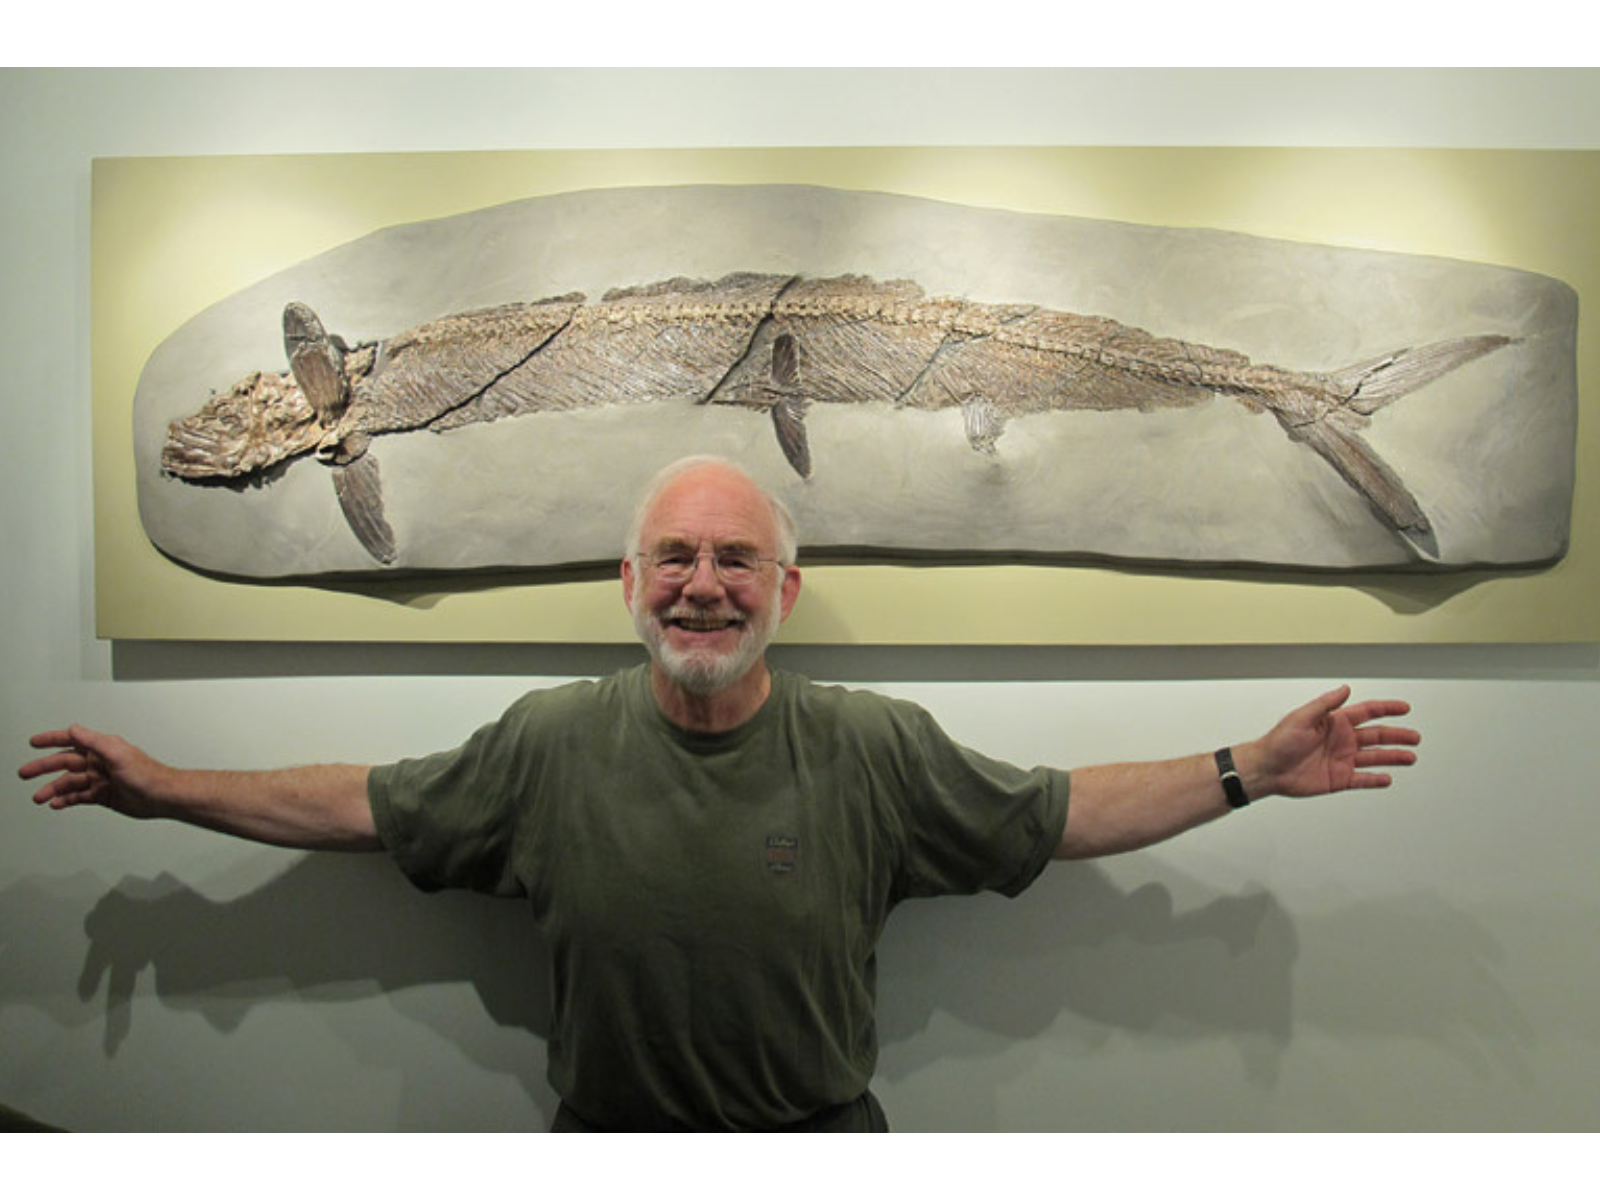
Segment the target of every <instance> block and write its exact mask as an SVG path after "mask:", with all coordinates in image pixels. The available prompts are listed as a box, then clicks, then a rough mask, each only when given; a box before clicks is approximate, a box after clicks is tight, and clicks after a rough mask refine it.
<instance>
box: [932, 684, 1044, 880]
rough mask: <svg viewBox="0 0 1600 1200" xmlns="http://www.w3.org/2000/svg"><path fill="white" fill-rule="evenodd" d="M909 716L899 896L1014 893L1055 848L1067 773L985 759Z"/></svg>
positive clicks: (1031, 877)
mask: <svg viewBox="0 0 1600 1200" xmlns="http://www.w3.org/2000/svg"><path fill="white" fill-rule="evenodd" d="M906 709H907V710H908V711H903V712H902V714H901V715H900V720H901V722H903V723H904V725H905V727H906V728H907V729H908V731H909V733H910V735H911V736H910V738H909V740H908V741H907V742H905V743H904V744H903V747H902V754H901V760H900V761H901V774H902V777H903V783H904V785H905V794H904V797H903V799H902V822H903V829H902V838H903V842H904V847H903V860H902V871H901V875H902V891H903V894H904V895H907V896H937V895H952V894H966V893H970V892H978V891H994V892H1000V893H1001V894H1003V895H1007V896H1014V895H1016V894H1017V893H1019V892H1021V891H1022V890H1023V889H1024V888H1026V887H1027V886H1028V885H1029V884H1031V883H1032V882H1033V881H1034V880H1035V879H1036V878H1038V876H1039V873H1040V872H1041V871H1043V870H1044V868H1045V866H1046V865H1047V864H1048V863H1049V862H1050V858H1051V855H1052V854H1053V853H1054V851H1055V849H1056V847H1057V846H1058V845H1059V844H1060V842H1061V833H1062V830H1063V829H1064V828H1065V827H1066V822H1067V802H1068V794H1069V791H1070V778H1069V776H1068V774H1067V772H1065V771H1061V770H1056V769H1054V768H1051V767H1033V768H1031V769H1024V768H1021V767H1017V766H1014V765H1012V764H1011V763H1008V762H1002V761H1000V760H999V759H994V758H989V757H988V756H986V755H983V754H980V753H978V752H977V751H976V750H970V749H968V748H967V747H965V746H962V745H960V744H958V743H956V742H955V741H953V740H951V738H950V737H949V735H947V734H946V733H945V732H944V731H943V730H942V729H941V728H940V727H939V726H938V724H937V723H936V722H935V721H934V719H933V718H932V717H931V716H929V715H928V714H927V713H926V712H924V711H923V710H922V709H920V708H916V707H915V706H911V705H908V706H906Z"/></svg>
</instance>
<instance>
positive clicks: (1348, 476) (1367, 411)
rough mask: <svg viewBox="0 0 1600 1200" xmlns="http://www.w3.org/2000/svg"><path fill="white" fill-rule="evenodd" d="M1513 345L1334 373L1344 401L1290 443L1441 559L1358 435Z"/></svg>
mask: <svg viewBox="0 0 1600 1200" xmlns="http://www.w3.org/2000/svg"><path fill="white" fill-rule="evenodd" d="M1514 341H1516V339H1515V338H1509V337H1504V336H1502V335H1500V334H1484V335H1481V336H1477V337H1464V338H1453V339H1451V340H1449V341H1444V342H1433V343H1430V344H1429V345H1426V346H1417V347H1408V348H1406V349H1404V350H1396V351H1395V352H1393V353H1392V354H1385V355H1383V356H1382V357H1379V358H1374V359H1368V360H1367V361H1365V362H1359V363H1355V364H1353V365H1352V366H1348V367H1346V368H1344V369H1343V370H1342V371H1334V372H1331V373H1329V374H1327V375H1325V376H1323V377H1322V378H1323V380H1324V381H1325V382H1326V383H1328V384H1329V385H1331V386H1330V390H1331V391H1332V392H1333V393H1334V395H1335V396H1338V397H1341V398H1340V399H1339V400H1338V401H1337V404H1336V407H1335V408H1333V409H1332V410H1331V411H1329V412H1325V413H1324V414H1322V415H1321V416H1319V417H1318V418H1317V419H1316V420H1314V421H1309V422H1306V423H1304V424H1297V425H1292V426H1288V430H1289V436H1290V437H1292V438H1293V439H1294V440H1295V441H1297V442H1304V443H1305V444H1306V445H1308V446H1310V447H1311V448H1312V449H1313V450H1315V451H1316V452H1317V453H1318V454H1319V455H1321V456H1322V458H1323V460H1324V461H1326V462H1327V463H1328V464H1329V465H1330V466H1331V467H1333V469H1334V470H1335V471H1337V472H1339V474H1340V475H1341V476H1343V477H1344V480H1345V482H1346V483H1348V484H1349V485H1350V486H1351V487H1353V488H1355V490H1356V491H1358V492H1360V493H1361V495H1362V496H1363V497H1365V499H1366V501H1367V503H1368V504H1370V505H1371V506H1372V507H1373V509H1374V510H1375V511H1376V512H1377V513H1378V514H1379V516H1380V517H1382V519H1383V520H1384V522H1385V523H1386V524H1388V525H1389V527H1390V528H1392V529H1393V530H1394V531H1395V532H1396V533H1398V534H1399V535H1400V536H1401V537H1403V538H1404V539H1405V540H1406V541H1407V542H1409V543H1410V544H1411V546H1412V547H1414V548H1415V549H1416V550H1417V551H1418V552H1420V553H1421V554H1422V555H1424V556H1425V557H1427V558H1430V559H1437V558H1438V557H1439V540H1438V537H1437V536H1436V535H1435V533H1434V531H1433V525H1432V523H1431V522H1430V521H1429V520H1428V516H1427V514H1426V513H1425V512H1423V511H1422V505H1421V504H1420V503H1418V501H1417V498H1416V497H1415V496H1413V495H1412V494H1411V491H1410V489H1408V488H1407V487H1406V485H1405V484H1404V483H1402V482H1401V481H1400V477H1399V475H1397V474H1396V473H1395V472H1394V469H1393V468H1391V467H1390V466H1389V465H1388V464H1387V463H1386V462H1384V461H1383V459H1381V458H1380V457H1378V453H1377V451H1375V450H1374V449H1373V448H1372V447H1371V446H1370V445H1368V444H1367V442H1366V440H1365V439H1364V438H1362V437H1361V435H1360V434H1358V433H1357V432H1356V430H1357V429H1359V428H1361V427H1362V426H1364V425H1365V424H1366V423H1367V420H1366V419H1367V417H1369V416H1370V415H1371V414H1372V413H1375V412H1377V411H1378V409H1380V408H1383V407H1384V406H1385V405H1389V404H1393V403H1394V402H1395V401H1396V400H1399V399H1400V398H1401V397H1403V396H1408V395H1410V394H1411V393H1412V392H1415V391H1416V390H1418V389H1419V388H1421V387H1423V386H1425V385H1427V384H1429V383H1432V382H1433V381H1434V380H1435V379H1438V378H1439V377H1440V376H1441V375H1447V374H1449V373H1450V372H1451V371H1454V370H1455V369H1456V368H1458V367H1462V366H1465V365H1466V364H1467V363H1469V362H1472V361H1473V360H1474V359H1477V358H1482V357H1483V356H1484V355H1485V354H1490V353H1493V352H1494V351H1496V350H1499V349H1501V348H1502V347H1504V346H1508V345H1510V344H1511V343H1512V342H1514Z"/></svg>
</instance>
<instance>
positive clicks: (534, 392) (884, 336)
mask: <svg viewBox="0 0 1600 1200" xmlns="http://www.w3.org/2000/svg"><path fill="white" fill-rule="evenodd" d="M283 324H284V348H285V352H286V354H287V357H288V360H289V369H288V370H287V371H284V372H266V371H262V372H256V373H254V374H252V375H249V376H247V377H246V378H244V379H242V380H240V381H239V382H238V383H236V384H235V385H234V386H233V387H232V388H231V389H230V390H229V391H227V392H225V393H220V394H217V395H214V396H213V397H212V398H211V400H210V401H208V402H207V403H206V404H205V406H204V407H203V408H202V409H201V410H200V411H199V412H198V413H195V414H193V415H191V416H188V417H184V418H182V419H180V420H177V421H174V422H172V424H171V425H170V426H169V428H168V432H167V439H166V443H165V445H164V447H163V449H162V454H161V466H162V470H163V471H164V472H165V473H166V474H168V475H171V476H175V477H177V478H180V479H185V480H190V481H194V482H205V481H213V482H216V481H225V480H247V479H249V478H251V477H260V476H261V474H262V473H263V472H266V471H268V470H269V469H271V468H272V467H274V466H276V465H277V464H280V463H283V462H286V461H287V460H289V459H292V458H295V457H298V456H301V455H305V454H314V455H315V456H316V457H317V458H318V459H319V460H321V461H322V462H324V463H326V464H328V465H329V466H330V467H331V469H332V473H333V481H334V488H335V492H336V494H337V496H338V499H339V504H340V506H341V508H342V510H343V512H344V514H345V517H346V519H347V521H348V522H349V524H350V527H351V529H352V530H353V532H354V533H355V535H356V537H357V538H358V539H359V540H360V542H361V544H362V545H363V546H364V547H365V548H366V550H367V551H368V553H369V554H371V555H372V557H373V558H374V559H377V560H378V561H380V562H382V563H385V564H387V563H392V562H393V561H394V560H395V558H396V557H397V551H396V542H395V535H394V532H393V530H392V529H391V528H390V526H389V523H388V521H387V519H386V518H385V516H384V511H383V497H382V488H381V481H380V478H379V473H378V463H377V459H376V457H375V456H374V454H373V453H372V451H371V450H370V443H371V440H372V439H373V438H374V437H376V436H378V435H381V434H389V433H399V432H404V431H407V430H417V429H428V430H433V431H437V432H442V431H445V430H449V429H453V428H457V427H459V426H463V425H468V424H473V423H477V422H483V421H493V420H498V419H500V418H502V417H511V416H517V415H519V414H523V413H533V412H548V411H559V410H572V409H580V408H587V407H592V406H595V405H607V404H649V403H662V402H667V403H674V402H675V403H686V404H726V405H735V406H740V407H743V408H748V409H755V410H758V411H765V412H767V413H768V414H769V415H770V417H771V419H772V422H773V426H774V429H775V431H776V434H777V440H778V443H779V445H780V447H781V448H782V451H783V454H784V456H785V457H786V458H787V460H788V462H789V464H790V465H791V466H792V467H793V468H794V470H795V471H796V472H798V473H799V474H800V475H802V476H806V477H809V476H810V474H811V451H810V447H809V444H808V439H807V435H806V419H807V413H808V410H809V408H810V406H811V405H812V404H814V403H819V402H820V403H847V404H859V403H869V402H881V403H884V404H887V405H890V406H895V407H901V408H914V409H944V408H959V409H960V410H961V412H962V415H963V418H964V421H965V428H966V436H967V440H968V441H969V443H970V444H971V446H972V447H973V449H974V450H977V451H980V452H982V453H986V454H991V455H993V454H996V453H997V443H998V442H999V440H1000V438H1001V436H1002V435H1003V434H1004V432H1005V429H1006V425H1007V423H1008V422H1009V421H1011V420H1012V419H1015V418H1018V417H1022V416H1027V415H1030V414H1035V413H1044V412H1061V411H1071V410H1090V409H1093V410H1111V409H1137V410H1145V411H1148V410H1154V409H1162V408H1176V407H1184V406H1189V405H1195V404H1200V403H1203V402H1206V401H1208V400H1210V399H1211V398H1212V397H1213V396H1218V395H1220V396H1228V397H1231V398H1232V399H1234V400H1236V401H1238V402H1239V403H1240V404H1243V405H1244V406H1245V407H1246V408H1248V409H1250V410H1251V411H1255V412H1268V413H1271V414H1272V415H1273V416H1274V417H1275V418H1276V419H1277V421H1278V423H1279V424H1280V425H1281V426H1282V427H1283V429H1284V431H1285V432H1286V433H1287V434H1288V436H1289V438H1290V439H1291V440H1292V441H1294V442H1298V443H1301V444H1302V445H1304V446H1306V447H1308V448H1309V449H1311V450H1312V451H1314V452H1315V453H1316V454H1318V455H1320V456H1321V457H1322V459H1323V460H1324V461H1326V462H1327V463H1328V464H1329V465H1330V466H1332V467H1333V469H1334V470H1335V471H1337V472H1338V473H1339V475H1340V476H1341V477H1343V479H1344V480H1345V481H1346V482H1347V483H1348V484H1349V485H1350V486H1351V487H1352V488H1354V489H1355V490H1356V491H1357V492H1358V493H1359V494H1360V495H1361V496H1362V497H1364V498H1365V500H1366V501H1367V503H1368V504H1369V505H1370V506H1371V508H1372V510H1373V511H1374V513H1375V514H1376V516H1377V517H1378V519H1379V520H1381V521H1382V522H1383V523H1384V524H1385V525H1386V526H1387V527H1388V528H1389V529H1391V530H1393V531H1394V533H1395V534H1396V535H1398V536H1399V537H1401V538H1403V539H1404V540H1405V541H1406V542H1407V543H1408V544H1409V545H1410V546H1412V547H1413V548H1414V549H1415V551H1416V552H1417V553H1419V554H1420V555H1422V556H1425V557H1426V558H1429V559H1432V558H1436V557H1437V556H1438V543H1437V540H1436V538H1435V535H1434V532H1433V527H1432V525H1431V524H1430V523H1429V521H1428V518H1427V515H1426V514H1425V513H1424V512H1423V511H1422V508H1421V506H1420V505H1419V504H1418V502H1417V500H1416V498H1415V497H1414V496H1412V494H1411V492H1410V491H1409V490H1408V489H1407V488H1406V486H1405V485H1404V484H1403V483H1402V482H1401V480H1400V478H1399V477H1398V476H1397V475H1396V474H1395V472H1394V471H1393V470H1392V469H1391V468H1390V467H1389V466H1388V465H1387V464H1386V463H1384V462H1383V461H1382V460H1381V459H1380V458H1379V457H1378V456H1377V454H1376V453H1375V452H1374V451H1373V449H1372V447H1371V446H1370V445H1368V444H1367V442H1366V441H1365V440H1363V438H1362V437H1361V434H1360V431H1361V430H1362V429H1363V428H1364V427H1365V426H1366V425H1367V423H1368V418H1369V417H1370V416H1371V415H1372V414H1373V413H1374V412H1376V411H1377V410H1378V409H1380V408H1382V407H1384V406H1385V405H1387V404H1390V403H1392V402H1393V401H1395V400H1398V399H1399V398H1401V397H1402V396H1405V395H1407V394H1409V393H1411V392H1414V391H1416V390H1417V389H1418V388H1420V387H1422V386H1423V385H1425V384H1427V383H1429V382H1431V381H1432V380H1434V379H1437V378H1438V377H1439V376H1441V375H1444V374H1446V373H1447V372H1449V371H1453V370H1455V369H1456V368H1458V367H1460V366H1462V365H1463V364H1465V363H1468V362H1471V361H1472V360H1473V359H1476V358H1479V357H1481V356H1482V355H1485V354H1489V353H1491V352H1492V351H1495V350H1498V349H1500V348H1501V347H1503V346H1506V345H1508V344H1509V343H1511V342H1512V341H1513V340H1514V339H1512V338H1509V337H1505V336H1502V335H1498V334H1481V335H1475V336H1469V337H1462V338H1457V339H1453V340H1449V341H1443V342H1435V343H1432V344H1429V345H1424V346H1419V347H1416V348H1409V349H1402V350H1397V351H1395V352H1393V353H1390V354H1385V355H1383V356H1381V357H1379V358H1375V359H1371V360H1368V361H1365V362H1360V363H1356V364H1354V365H1352V366H1348V367H1344V368H1342V369H1340V370H1334V371H1328V372H1301V371H1291V370H1285V369H1283V368H1279V367H1274V366H1269V365H1266V364H1261V363H1254V362H1251V361H1250V359H1248V358H1247V357H1245V356H1244V355H1243V354H1240V353H1238V352H1236V351H1233V350H1226V349H1219V348H1215V347H1211V346H1204V345H1198V344H1195V343H1190V342H1183V341H1178V340H1175V339H1171V338H1163V337H1157V336H1154V335H1152V334H1149V333H1146V332H1144V331H1143V330H1140V329H1135V328H1132V327H1130V326H1127V325H1122V324H1119V323H1118V322H1116V321H1113V320H1109V319H1107V318H1104V317H1090V316H1078V315H1074V314H1071V313H1064V312H1056V311H1052V310H1049V309H1045V308H1041V307H1038V306H1036V305H1028V304H986V303H979V302H975V301H968V300H962V299H951V298H939V297H930V296H927V295H926V294H925V293H924V292H923V290H922V289H921V288H920V287H918V286H917V285H916V284H915V283H911V282H907V281H893V282H881V281H877V280H872V279H867V278H863V277H860V276H841V277H837V278H832V279H806V278H802V277H799V276H791V275H758V274H736V275H729V276H726V277H725V278H723V279H720V280H716V281H712V282H708V281H701V280H687V279H672V280H666V281H663V282H660V283H654V284H649V285H646V286H643V287H634V288H624V289H619V290H616V291H612V292H608V293H607V294H606V295H605V296H604V297H603V298H602V299H601V300H600V301H599V302H598V303H595V304H590V303H587V302H586V300H585V298H584V297H583V296H581V295H576V294H574V295H567V296H559V297H555V298H552V299H548V300H540V301H537V302H533V303H527V304H510V305H504V306H501V307H498V308H489V309H482V310H479V311H474V312H468V313H462V314H459V315H454V316H448V317H444V318H442V319H440V320H437V321H431V322H428V323H426V324H423V325H420V326H418V327H416V328H415V329H411V330H408V331H406V332H404V333H400V334H398V335H396V336H394V337H392V338H388V339H386V340H383V341H378V342H368V343H363V344H360V345H357V346H353V347H352V346H350V345H348V344H346V343H345V342H344V341H343V340H342V339H341V338H339V337H337V336H334V335H330V334H329V333H328V332H327V331H326V329H325V328H324V327H323V324H322V322H321V321H320V320H319V319H318V318H317V316H316V314H315V313H313V312H312V311H311V309H310V308H308V307H307V306H306V305H304V304H300V303H291V304H289V305H288V306H287V307H286V308H285V310H284V315H283Z"/></svg>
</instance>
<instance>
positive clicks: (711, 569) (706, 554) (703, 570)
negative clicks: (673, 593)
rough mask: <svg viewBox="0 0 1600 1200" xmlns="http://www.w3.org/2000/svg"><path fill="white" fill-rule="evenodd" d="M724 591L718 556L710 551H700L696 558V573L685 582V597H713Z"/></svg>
mask: <svg viewBox="0 0 1600 1200" xmlns="http://www.w3.org/2000/svg"><path fill="white" fill-rule="evenodd" d="M722 590H723V587H722V579H721V577H720V576H718V574H717V560H716V556H715V555H714V554H712V553H711V551H709V550H702V551H700V553H699V554H696V555H695V556H694V573H693V574H692V575H690V576H689V578H688V579H687V580H686V581H685V582H684V585H683V592H684V595H686V596H711V595H717V594H720V593H721V592H722Z"/></svg>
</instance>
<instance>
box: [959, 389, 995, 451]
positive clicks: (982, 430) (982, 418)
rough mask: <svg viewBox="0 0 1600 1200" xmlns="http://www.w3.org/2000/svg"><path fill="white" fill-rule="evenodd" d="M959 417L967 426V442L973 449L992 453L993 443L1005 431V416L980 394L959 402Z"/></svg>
mask: <svg viewBox="0 0 1600 1200" xmlns="http://www.w3.org/2000/svg"><path fill="white" fill-rule="evenodd" d="M961 418H962V420H963V421H965V422H966V426H967V442H968V443H969V444H970V445H971V446H972V448H973V449H974V450H981V451H982V452H983V453H985V454H993V453H994V444H995V442H997V441H999V440H1000V435H1001V434H1003V433H1004V432H1005V431H1006V419H1005V416H1004V415H1003V414H1002V413H1001V412H1000V410H999V409H997V408H996V407H995V406H994V405H993V404H991V403H989V401H988V400H986V399H984V398H983V397H982V396H974V397H972V398H971V399H970V400H964V401H962V404H961Z"/></svg>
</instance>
